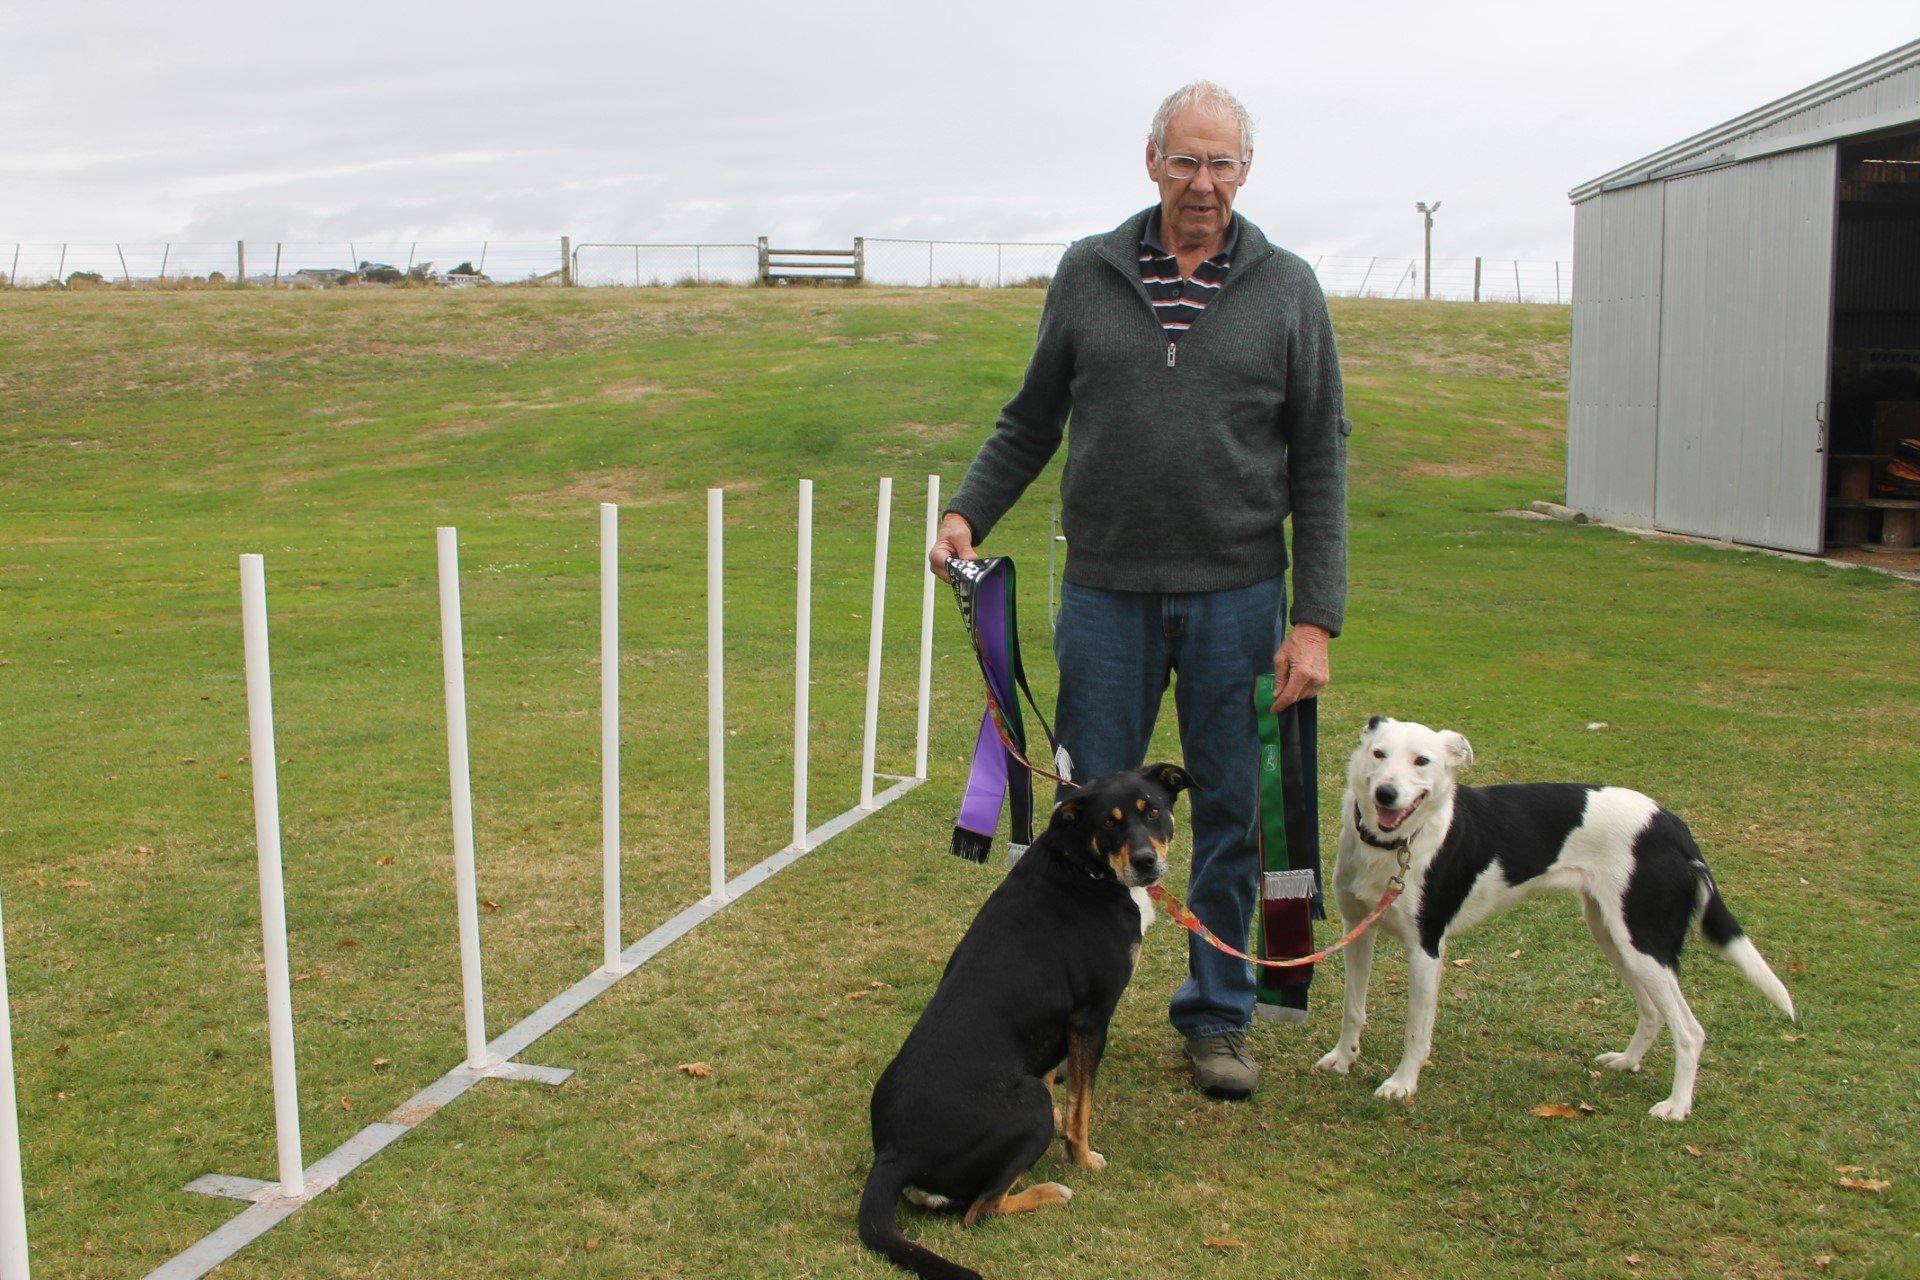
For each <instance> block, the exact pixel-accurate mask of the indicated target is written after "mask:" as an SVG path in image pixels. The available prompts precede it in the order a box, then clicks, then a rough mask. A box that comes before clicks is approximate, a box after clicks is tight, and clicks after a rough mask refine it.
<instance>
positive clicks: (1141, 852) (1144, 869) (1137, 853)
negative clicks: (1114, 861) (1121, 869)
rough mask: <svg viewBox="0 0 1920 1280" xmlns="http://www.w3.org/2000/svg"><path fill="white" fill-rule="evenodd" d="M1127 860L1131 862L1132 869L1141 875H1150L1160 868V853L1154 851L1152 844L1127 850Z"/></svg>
mask: <svg viewBox="0 0 1920 1280" xmlns="http://www.w3.org/2000/svg"><path fill="white" fill-rule="evenodd" d="M1127 860H1128V861H1129V862H1131V863H1133V869H1134V871H1135V872H1137V873H1139V874H1140V875H1143V876H1148V875H1152V874H1154V873H1155V872H1157V871H1158V870H1159V869H1160V855H1159V854H1158V853H1157V852H1155V851H1154V848H1153V846H1152V845H1148V846H1147V847H1146V848H1144V849H1130V850H1128V851H1127Z"/></svg>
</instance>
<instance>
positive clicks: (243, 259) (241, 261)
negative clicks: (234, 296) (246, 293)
mask: <svg viewBox="0 0 1920 1280" xmlns="http://www.w3.org/2000/svg"><path fill="white" fill-rule="evenodd" d="M233 248H234V257H235V259H236V262H237V265H238V266H239V268H240V270H239V273H238V274H237V275H235V276H234V278H233V282H234V283H235V284H237V285H244V284H246V282H247V242H246V241H245V240H236V241H234V243H233Z"/></svg>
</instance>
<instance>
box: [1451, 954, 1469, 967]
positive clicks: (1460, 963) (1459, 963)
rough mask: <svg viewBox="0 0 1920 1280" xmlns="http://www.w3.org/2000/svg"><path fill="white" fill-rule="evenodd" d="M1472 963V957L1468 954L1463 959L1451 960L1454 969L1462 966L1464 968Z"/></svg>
mask: <svg viewBox="0 0 1920 1280" xmlns="http://www.w3.org/2000/svg"><path fill="white" fill-rule="evenodd" d="M1472 963H1473V957H1472V956H1468V957H1466V958H1465V959H1463V960H1455V961H1454V962H1453V967H1454V968H1456V969H1464V968H1466V967H1467V966H1468V965H1471V964H1472Z"/></svg>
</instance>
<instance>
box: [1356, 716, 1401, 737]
mask: <svg viewBox="0 0 1920 1280" xmlns="http://www.w3.org/2000/svg"><path fill="white" fill-rule="evenodd" d="M1392 723H1393V717H1392V716H1368V717H1367V727H1366V728H1365V729H1362V730H1361V731H1360V741H1362V742H1365V741H1366V740H1367V737H1368V735H1370V734H1371V733H1372V732H1373V731H1374V730H1375V729H1378V728H1379V727H1380V726H1381V725H1383V724H1392Z"/></svg>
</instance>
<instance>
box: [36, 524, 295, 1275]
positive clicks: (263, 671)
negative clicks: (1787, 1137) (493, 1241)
mask: <svg viewBox="0 0 1920 1280" xmlns="http://www.w3.org/2000/svg"><path fill="white" fill-rule="evenodd" d="M240 616H241V623H242V630H243V632H244V636H245V647H246V660H247V730H248V739H249V744H248V745H249V755H248V759H249V760H250V761H251V762H252V765H253V834H254V845H255V848H256V849H257V850H258V852H259V862H260V935H261V948H262V958H263V959H264V960H265V962H266V976H267V1042H268V1045H269V1048H270V1051H271V1055H272V1060H273V1119H274V1130H275V1134H276V1136H277V1145H278V1148H279V1156H280V1194H281V1195H283V1196H288V1197H295V1198H297V1197H299V1196H301V1195H304V1194H305V1193H306V1189H307V1180H306V1165H305V1163H304V1162H303V1161H302V1160H301V1157H300V1090H299V1085H298V1083H297V1082H296V1080H295V1075H294V1057H293V983H292V978H291V977H290V975H289V966H288V964H287V902H286V889H285V885H284V882H283V880H282V877H281V870H280V774H279V768H278V759H279V758H278V757H277V756H276V755H275V754H274V746H273V676H272V666H271V663H270V661H269V655H268V651H267V570H266V562H265V561H264V560H262V559H261V558H260V557H259V556H257V555H244V556H241V557H240ZM9 1274H10V1273H9Z"/></svg>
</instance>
